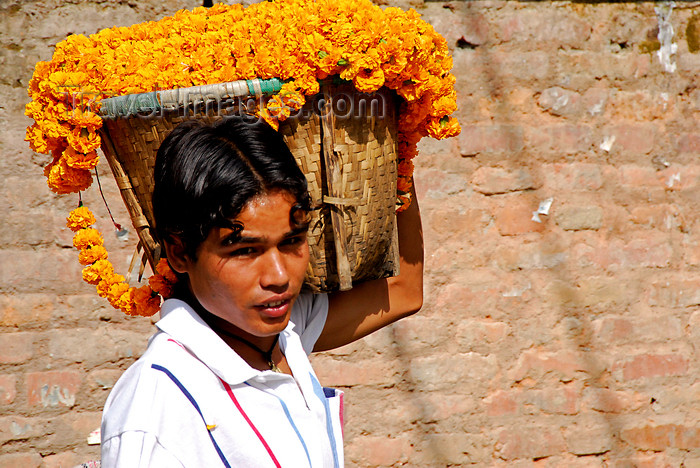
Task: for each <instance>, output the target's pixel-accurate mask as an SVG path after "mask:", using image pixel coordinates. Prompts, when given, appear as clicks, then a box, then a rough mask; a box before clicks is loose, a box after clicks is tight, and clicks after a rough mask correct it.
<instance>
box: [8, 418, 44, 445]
mask: <svg viewBox="0 0 700 468" xmlns="http://www.w3.org/2000/svg"><path fill="white" fill-rule="evenodd" d="M45 434H46V428H45V426H44V421H43V420H42V419H40V418H24V417H21V416H4V417H0V444H4V443H5V442H7V441H12V440H27V439H32V438H36V437H41V436H43V435H45Z"/></svg>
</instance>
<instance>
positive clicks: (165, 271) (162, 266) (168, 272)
mask: <svg viewBox="0 0 700 468" xmlns="http://www.w3.org/2000/svg"><path fill="white" fill-rule="evenodd" d="M156 273H158V274H159V275H161V276H162V277H163V278H165V281H167V282H169V283H170V284H175V283H177V275H176V274H175V272H174V271H173V270H172V268H170V264H169V263H168V261H167V260H166V259H165V258H161V259H160V260H158V264H157V265H156Z"/></svg>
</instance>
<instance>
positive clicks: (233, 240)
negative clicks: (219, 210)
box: [221, 226, 309, 244]
mask: <svg viewBox="0 0 700 468" xmlns="http://www.w3.org/2000/svg"><path fill="white" fill-rule="evenodd" d="M308 229H309V227H308V226H299V227H296V228H294V229H292V230H291V231H289V232H288V233H286V234H285V235H284V239H288V238H290V237H294V236H298V235H300V234H304V233H306V232H307V231H308ZM264 240H265V238H264V237H259V236H246V235H241V233H240V231H239V232H232V233H230V234H228V235H227V236H224V238H222V239H221V243H222V244H223V243H229V244H258V243H260V242H263V241H264Z"/></svg>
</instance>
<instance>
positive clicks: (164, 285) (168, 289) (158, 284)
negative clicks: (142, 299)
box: [148, 274, 175, 298]
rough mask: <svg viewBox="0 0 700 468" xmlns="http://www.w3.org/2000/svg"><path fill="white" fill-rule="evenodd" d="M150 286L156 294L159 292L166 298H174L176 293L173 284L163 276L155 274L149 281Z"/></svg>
mask: <svg viewBox="0 0 700 468" xmlns="http://www.w3.org/2000/svg"><path fill="white" fill-rule="evenodd" d="M148 285H149V286H150V287H151V289H153V290H154V291H155V292H157V293H158V294H160V295H161V296H163V297H164V298H168V297H170V296H172V295H173V292H174V291H175V289H174V287H173V283H171V282H170V281H168V280H166V279H165V277H164V276H163V275H158V274H155V275H153V276H151V277H150V278H149V279H148Z"/></svg>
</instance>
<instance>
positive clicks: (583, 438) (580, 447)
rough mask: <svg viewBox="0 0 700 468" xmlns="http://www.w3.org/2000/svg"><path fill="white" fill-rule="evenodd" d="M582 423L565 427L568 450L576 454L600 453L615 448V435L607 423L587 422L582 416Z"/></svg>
mask: <svg viewBox="0 0 700 468" xmlns="http://www.w3.org/2000/svg"><path fill="white" fill-rule="evenodd" d="M579 421H581V423H577V424H573V425H570V426H567V427H565V428H564V440H565V441H566V447H567V450H568V451H569V452H571V453H573V454H574V455H579V456H582V455H598V454H601V453H605V452H608V451H610V450H611V449H612V448H613V440H614V436H613V434H612V431H611V430H610V426H609V425H607V424H600V423H595V422H587V421H585V420H583V419H582V418H580V419H579Z"/></svg>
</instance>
